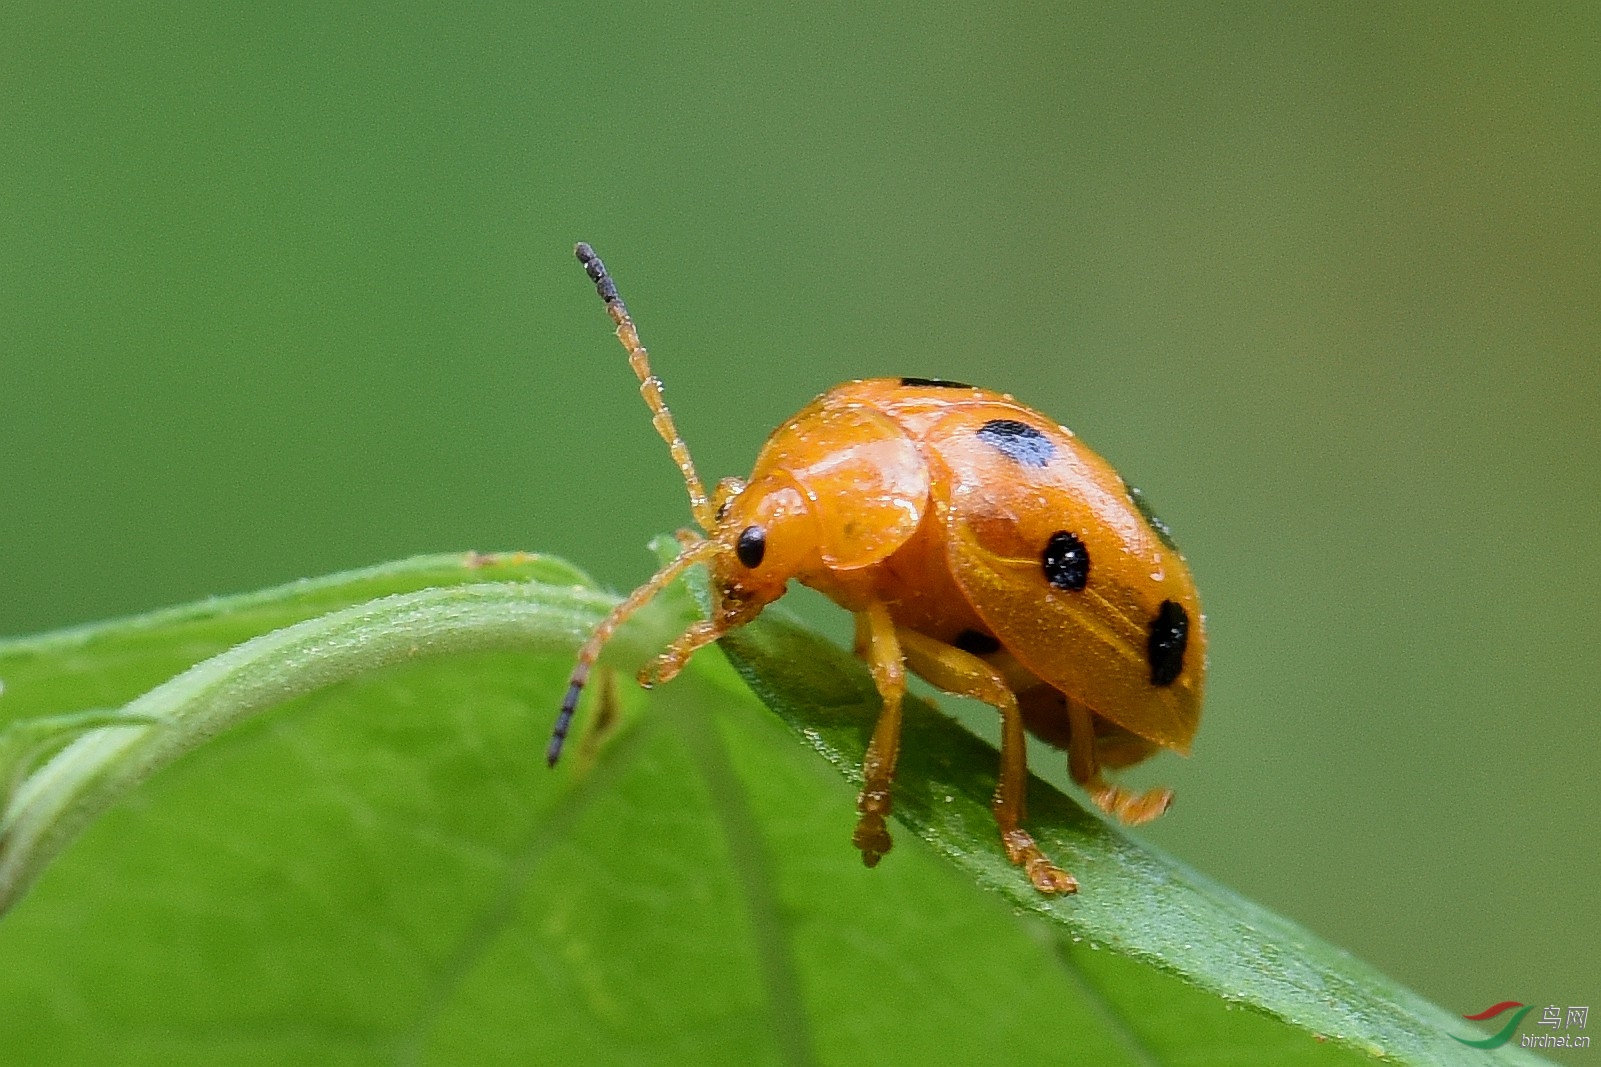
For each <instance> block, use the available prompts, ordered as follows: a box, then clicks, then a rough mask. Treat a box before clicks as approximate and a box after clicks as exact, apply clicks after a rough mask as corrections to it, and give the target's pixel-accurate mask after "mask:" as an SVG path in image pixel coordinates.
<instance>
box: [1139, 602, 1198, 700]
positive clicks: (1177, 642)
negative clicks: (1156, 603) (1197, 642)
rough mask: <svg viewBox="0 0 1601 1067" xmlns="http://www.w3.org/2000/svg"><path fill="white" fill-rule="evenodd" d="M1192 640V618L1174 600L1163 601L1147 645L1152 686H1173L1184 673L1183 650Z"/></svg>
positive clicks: (1146, 652)
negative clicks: (1182, 672) (1180, 673)
mask: <svg viewBox="0 0 1601 1067" xmlns="http://www.w3.org/2000/svg"><path fill="white" fill-rule="evenodd" d="M1189 639H1190V616H1189V613H1188V612H1186V611H1185V610H1184V605H1183V604H1180V603H1178V602H1177V601H1173V600H1164V601H1162V607H1161V608H1160V609H1159V610H1158V611H1157V613H1156V618H1155V619H1153V620H1152V621H1151V637H1150V640H1149V641H1147V642H1146V643H1145V654H1146V656H1147V657H1148V658H1149V659H1150V661H1151V684H1152V685H1172V684H1173V680H1174V679H1175V678H1177V677H1178V676H1179V672H1180V671H1182V670H1183V669H1184V646H1185V645H1186V644H1188V643H1189Z"/></svg>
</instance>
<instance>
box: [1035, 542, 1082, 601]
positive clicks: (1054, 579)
mask: <svg viewBox="0 0 1601 1067" xmlns="http://www.w3.org/2000/svg"><path fill="white" fill-rule="evenodd" d="M1040 563H1041V564H1042V565H1043V566H1044V568H1045V580H1046V581H1047V582H1050V583H1051V585H1053V586H1055V587H1056V588H1057V589H1062V590H1065V591H1068V592H1074V591H1077V590H1079V589H1083V588H1084V583H1085V582H1087V581H1089V580H1090V550H1089V549H1087V548H1085V547H1084V542H1083V541H1080V540H1079V539H1078V538H1077V537H1076V536H1075V535H1073V534H1070V533H1068V532H1067V531H1066V530H1057V531H1056V532H1055V533H1053V534H1051V539H1050V540H1049V541H1047V542H1045V551H1044V553H1042V554H1041V556H1040Z"/></svg>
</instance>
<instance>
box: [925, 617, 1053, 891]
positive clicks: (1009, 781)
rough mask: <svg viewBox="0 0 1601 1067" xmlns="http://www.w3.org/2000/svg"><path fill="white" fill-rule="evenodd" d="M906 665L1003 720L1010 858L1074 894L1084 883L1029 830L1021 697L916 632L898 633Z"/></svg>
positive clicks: (999, 813) (1002, 807)
mask: <svg viewBox="0 0 1601 1067" xmlns="http://www.w3.org/2000/svg"><path fill="white" fill-rule="evenodd" d="M896 634H897V636H898V637H899V638H900V643H901V647H902V649H903V650H904V652H905V654H906V665H907V666H908V667H910V668H911V669H912V670H913V671H914V672H915V673H916V674H917V675H918V676H919V677H921V678H923V679H924V680H925V681H927V682H928V683H929V684H930V685H932V686H934V687H935V688H937V689H942V690H944V691H945V692H947V693H950V694H952V695H954V696H964V697H972V698H973V699H975V700H981V701H983V702H984V703H986V704H988V705H990V706H991V707H993V708H994V709H995V710H996V711H997V712H999V713H1000V716H1001V774H1000V781H999V782H998V783H997V785H996V788H995V800H994V802H993V804H992V808H993V810H994V812H995V822H996V824H997V825H998V826H999V827H1000V831H1001V844H1003V845H1004V846H1005V847H1006V855H1007V858H1008V859H1010V860H1011V861H1012V862H1013V863H1015V864H1017V865H1018V866H1019V867H1022V868H1023V870H1025V871H1027V872H1028V880H1029V881H1030V882H1032V883H1034V888H1035V889H1038V890H1039V891H1040V892H1041V893H1073V892H1077V891H1078V882H1077V881H1076V880H1075V879H1074V878H1073V876H1072V875H1071V874H1068V873H1067V872H1066V871H1064V870H1062V868H1060V867H1058V866H1057V865H1056V864H1054V863H1052V862H1051V861H1050V860H1049V859H1047V858H1046V857H1045V853H1043V852H1041V851H1040V848H1039V846H1038V845H1036V844H1035V843H1034V838H1033V836H1032V835H1030V834H1029V832H1028V831H1027V830H1025V829H1023V818H1024V808H1025V803H1026V795H1025V794H1026V793H1027V791H1028V748H1027V737H1026V735H1025V733H1024V730H1023V713H1022V711H1021V710H1020V709H1019V708H1018V706H1017V694H1016V693H1014V692H1012V688H1011V686H1009V685H1007V684H1006V679H1005V678H1004V677H1003V676H1002V675H1001V673H1000V672H999V671H997V670H996V669H995V668H994V667H992V666H990V665H989V664H988V663H985V662H984V661H983V660H981V659H979V658H978V657H977V656H975V655H973V654H972V653H969V652H963V651H962V650H961V649H959V648H956V647H954V646H952V645H947V644H945V643H944V642H942V641H936V640H934V639H933V638H931V637H927V636H925V635H923V634H920V633H917V632H916V631H913V630H906V629H899V630H897V631H896Z"/></svg>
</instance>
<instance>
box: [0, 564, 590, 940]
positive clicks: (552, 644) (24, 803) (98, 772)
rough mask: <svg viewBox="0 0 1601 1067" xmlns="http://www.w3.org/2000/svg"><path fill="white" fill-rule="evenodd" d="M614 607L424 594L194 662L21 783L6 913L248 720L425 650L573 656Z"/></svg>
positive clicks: (4, 834) (5, 880)
mask: <svg viewBox="0 0 1601 1067" xmlns="http://www.w3.org/2000/svg"><path fill="white" fill-rule="evenodd" d="M613 603H614V600H613V598H611V597H609V596H606V595H605V594H602V593H596V592H592V591H589V590H585V589H580V588H574V587H572V586H565V587H560V588H556V587H552V586H545V585H540V584H536V583H523V584H483V585H467V586H456V587H453V588H445V589H425V590H423V591H421V592H416V593H405V594H400V595H396V596H389V597H384V598H383V599H380V600H374V601H371V602H370V603H366V604H361V605H357V606H355V607H351V608H346V609H344V610H342V611H336V612H333V613H331V614H328V615H323V616H321V617H319V618H315V619H308V620H306V621H305V622H300V623H296V624H295V625H293V626H287V627H285V628H283V629H281V630H275V631H273V632H271V633H268V634H263V635H262V636H260V637H257V638H254V639H253V640H250V641H246V642H244V643H243V644H241V645H238V646H236V647H234V648H232V649H230V650H228V651H227V652H224V653H222V654H221V655H218V656H214V657H212V658H211V659H208V660H205V661H204V662H202V663H199V664H197V665H195V666H194V667H191V668H190V669H189V670H187V671H185V672H183V673H182V674H180V675H178V676H177V677H175V678H173V679H171V680H170V681H168V682H166V683H164V684H162V685H159V686H157V687H156V688H154V689H152V690H150V691H149V692H147V693H145V694H144V695H143V696H141V697H139V698H137V699H135V700H134V701H132V702H131V703H129V704H128V705H126V706H125V707H124V708H123V709H122V712H121V714H122V715H123V716H125V717H130V718H136V719H138V720H139V722H137V723H135V724H131V725H116V726H103V727H100V728H98V729H94V730H91V731H89V732H88V733H85V734H83V735H81V736H80V737H78V738H77V739H76V740H75V741H73V742H72V743H71V744H69V745H68V746H67V747H66V748H64V749H62V750H61V751H60V752H58V753H57V754H56V755H55V757H54V758H53V759H51V760H50V761H49V762H48V763H46V764H44V765H43V766H41V767H39V768H38V769H37V770H35V771H34V772H33V773H32V774H30V775H29V776H28V777H27V778H26V779H25V780H23V781H22V782H21V783H20V784H19V785H18V786H17V788H16V789H15V791H14V792H13V793H12V795H11V797H10V801H9V803H8V804H7V805H6V808H5V811H4V814H3V815H0V914H4V913H5V912H6V911H7V910H9V909H10V907H11V905H12V904H14V903H15V902H16V901H17V900H18V899H19V898H20V897H21V896H22V894H23V893H24V892H26V891H27V889H28V887H29V886H30V885H31V884H32V883H33V881H34V879H36V878H37V877H38V876H39V873H40V872H41V871H42V870H43V869H44V867H45V866H46V865H47V864H48V863H49V862H50V861H51V860H52V859H53V858H54V857H55V856H56V855H57V854H59V853H60V852H61V851H62V849H64V848H66V846H67V845H68V844H70V843H71V842H72V840H73V839H74V838H75V837H77V835H78V834H79V833H80V832H81V831H82V830H83V829H84V827H86V826H87V825H88V824H89V823H90V822H92V821H93V820H94V819H95V818H96V817H98V816H99V815H101V814H102V813H103V812H105V811H106V810H107V809H109V808H111V807H112V806H113V805H115V804H116V803H117V802H118V801H119V800H121V799H122V798H123V797H124V796H126V795H127V794H128V793H129V792H130V791H131V790H132V789H134V787H136V786H137V785H139V783H141V782H143V781H144V780H145V779H146V778H148V777H150V776H151V775H152V774H154V773H155V772H157V771H158V770H160V769H161V768H163V767H165V766H167V765H168V764H169V763H172V762H173V761H174V760H176V759H178V758H179V757H180V756H182V755H184V754H185V753H187V752H189V751H191V750H192V749H194V748H196V747H198V746H200V745H201V744H204V743H205V742H206V741H207V740H208V739H210V738H212V737H214V736H216V735H217V734H219V733H221V732H222V731H224V730H227V729H229V728H230V727H232V726H234V725H236V724H238V723H239V722H241V721H243V720H244V719H247V718H249V717H250V716H252V715H255V714H257V713H258V712H261V711H265V710H266V709H268V708H271V707H274V706H275V705H278V704H282V703H283V702H285V701H287V700H291V699H293V698H295V697H299V696H304V695H305V694H307V693H310V692H313V691H315V690H318V689H323V688H326V687H328V686H331V685H334V684H335V683H337V682H341V681H344V680H346V679H348V678H352V677H355V676H357V675H360V674H365V673H367V672H369V671H373V670H377V669H379V668H381V667H386V666H389V665H391V664H395V663H400V662H403V661H405V660H410V659H415V658H418V657H421V656H434V655H445V654H451V653H462V652H476V651H483V650H489V649H524V650H527V651H529V652H530V653H531V654H533V653H537V652H546V653H550V652H554V651H560V652H569V651H571V650H572V649H574V648H576V647H577V645H578V644H579V642H581V641H582V640H583V638H584V637H585V636H586V635H587V634H588V633H589V631H590V630H591V629H592V628H593V627H594V626H595V624H596V623H597V622H598V621H599V620H600V618H601V617H602V616H604V615H605V613H606V612H607V611H608V610H609V609H610V608H611V605H612V604H613Z"/></svg>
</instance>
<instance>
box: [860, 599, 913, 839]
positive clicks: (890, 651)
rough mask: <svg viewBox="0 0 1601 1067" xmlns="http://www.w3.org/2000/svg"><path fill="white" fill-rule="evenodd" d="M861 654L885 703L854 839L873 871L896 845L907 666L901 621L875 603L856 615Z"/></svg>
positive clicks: (866, 765)
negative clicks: (893, 812) (892, 828)
mask: <svg viewBox="0 0 1601 1067" xmlns="http://www.w3.org/2000/svg"><path fill="white" fill-rule="evenodd" d="M856 654H857V655H859V656H861V657H862V658H863V659H864V660H866V661H867V667H868V670H870V671H871V672H872V675H873V684H874V685H875V686H877V687H878V695H879V697H880V698H881V699H882V700H883V702H884V710H883V711H881V712H879V713H878V725H877V726H875V727H874V728H873V740H872V741H871V742H869V744H868V746H867V758H866V759H865V760H864V761H863V763H862V792H861V795H860V796H858V797H857V798H856V810H857V812H858V813H860V815H861V818H860V819H858V820H857V822H856V832H855V833H854V834H853V835H851V841H852V843H853V844H855V845H856V847H857V848H859V849H861V850H862V862H863V863H865V864H867V865H868V866H869V867H872V866H875V865H876V864H877V863H878V861H879V860H880V859H882V858H883V856H884V853H886V852H888V851H889V850H890V846H891V844H893V842H892V841H890V837H889V828H888V827H886V826H885V825H884V819H885V818H886V817H888V815H889V812H890V806H891V803H892V801H891V798H890V792H889V784H890V781H891V780H892V779H893V778H894V777H895V759H896V757H897V756H899V754H900V747H901V698H902V697H904V696H905V695H906V664H905V661H904V660H902V659H901V646H900V642H899V641H897V640H896V637H895V622H894V620H892V619H891V618H890V616H889V608H887V607H885V606H884V604H883V603H882V602H879V601H874V602H873V603H871V604H869V605H868V606H867V608H866V609H865V610H863V611H859V612H857V613H856Z"/></svg>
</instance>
